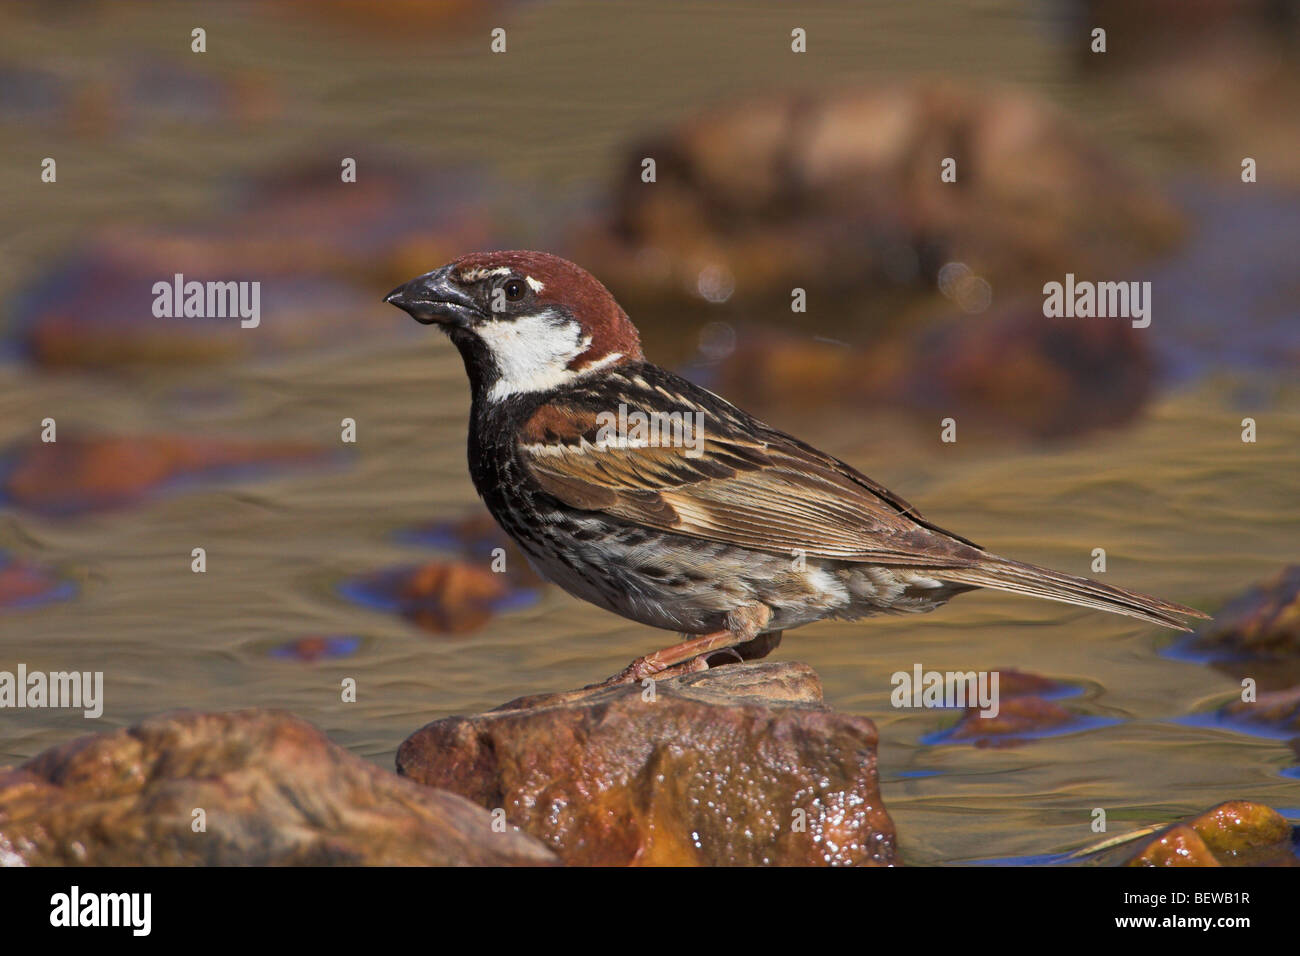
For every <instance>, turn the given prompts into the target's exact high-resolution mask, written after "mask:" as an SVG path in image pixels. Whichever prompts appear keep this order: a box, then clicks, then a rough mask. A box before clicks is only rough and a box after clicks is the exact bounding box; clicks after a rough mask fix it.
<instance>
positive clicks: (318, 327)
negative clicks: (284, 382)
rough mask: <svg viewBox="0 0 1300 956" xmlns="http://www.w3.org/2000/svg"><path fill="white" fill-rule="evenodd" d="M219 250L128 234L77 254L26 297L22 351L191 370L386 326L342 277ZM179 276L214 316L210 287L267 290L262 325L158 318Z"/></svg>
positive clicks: (20, 310) (60, 364)
mask: <svg viewBox="0 0 1300 956" xmlns="http://www.w3.org/2000/svg"><path fill="white" fill-rule="evenodd" d="M215 251H216V250H215V249H214V248H212V247H208V248H205V247H203V245H202V244H198V245H192V244H187V243H186V241H185V240H184V239H182V238H180V237H168V238H159V239H156V240H148V239H141V238H139V237H135V236H131V235H126V234H123V235H120V236H117V237H115V238H114V239H112V240H109V241H105V242H104V243H102V244H97V245H94V246H92V247H91V248H90V249H88V250H86V251H83V252H80V253H77V254H75V255H72V256H70V257H69V258H67V259H65V260H63V261H62V262H59V263H57V264H56V265H55V266H54V267H53V268H52V269H51V270H50V272H48V273H46V274H45V275H44V276H41V277H39V278H38V279H37V280H36V281H35V282H34V283H33V284H32V285H30V286H28V287H27V288H26V289H25V290H23V291H22V292H20V293H19V295H18V297H17V300H16V304H15V306H14V309H13V313H14V334H15V337H16V340H17V344H18V346H19V349H20V351H21V352H22V353H23V354H25V355H26V356H27V357H28V358H29V359H30V360H31V361H32V362H34V363H36V364H38V365H42V366H46V367H50V368H67V367H74V368H102V367H116V366H131V365H169V364H171V365H181V366H185V367H189V366H191V365H193V364H195V363H211V362H220V361H230V360H233V359H242V358H248V357H251V356H260V355H268V354H275V353H276V352H280V351H286V350H292V349H297V348H302V347H304V346H309V345H320V344H322V343H325V342H328V341H330V340H331V339H335V338H338V337H340V336H342V335H344V334H346V333H349V332H350V333H352V334H356V333H357V330H358V328H359V327H361V326H364V325H366V324H371V325H373V326H374V327H379V326H380V322H381V319H380V315H381V313H380V312H379V310H378V309H377V308H376V303H375V301H374V297H373V296H367V295H365V294H363V292H362V291H361V290H360V289H358V288H355V287H352V286H349V285H347V284H346V283H343V282H340V281H339V279H338V278H337V277H336V276H328V275H323V274H320V273H316V272H306V273H286V272H276V271H273V268H272V260H264V261H263V262H262V263H260V264H257V265H253V264H251V263H244V264H242V265H235V264H234V263H227V262H226V261H225V260H224V259H223V258H222V257H221V256H220V255H215V254H213V253H214V252H215ZM176 275H181V276H183V277H184V278H183V282H184V283H189V282H201V283H205V285H204V289H205V309H206V290H207V285H206V283H208V282H236V281H238V282H253V281H256V282H259V283H260V286H259V291H258V313H257V315H256V317H255V318H256V322H257V324H256V325H255V326H251V325H250V326H249V327H244V325H243V323H244V322H245V321H248V322H253V321H254V319H253V318H249V319H244V318H243V317H242V316H241V315H238V314H230V313H231V312H233V311H234V310H232V309H230V308H227V309H226V310H225V311H226V312H227V313H228V314H227V315H226V317H219V316H216V315H205V316H203V317H194V316H189V317H186V316H177V315H175V314H173V315H172V316H170V317H158V316H155V315H154V314H153V307H154V302H155V299H156V296H155V294H154V292H153V289H154V285H155V284H156V283H158V282H169V283H174V282H175V278H174V277H175V276H176ZM246 288H248V289H249V290H250V296H249V298H248V299H247V301H246V304H245V308H246V309H247V311H248V312H249V314H250V315H252V300H251V286H249V287H246ZM216 308H217V303H216V302H215V300H214V309H216ZM359 323H360V325H359ZM385 327H387V328H392V327H393V326H392V323H388V324H387V325H386V326H385Z"/></svg>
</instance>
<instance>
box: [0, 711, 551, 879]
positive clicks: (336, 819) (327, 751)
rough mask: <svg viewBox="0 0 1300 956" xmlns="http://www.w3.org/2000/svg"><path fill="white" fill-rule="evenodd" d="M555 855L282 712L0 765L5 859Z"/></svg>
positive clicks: (279, 860)
mask: <svg viewBox="0 0 1300 956" xmlns="http://www.w3.org/2000/svg"><path fill="white" fill-rule="evenodd" d="M200 810H201V811H202V814H201V815H200V814H199V813H198V812H197V811H200ZM200 820H201V821H202V826H201V827H200V825H199V821H200ZM553 862H555V857H554V855H553V854H552V853H551V852H550V851H549V850H547V849H546V848H545V847H543V846H542V845H541V844H540V843H538V842H537V841H536V840H534V839H532V838H531V837H528V836H526V835H524V834H522V833H519V832H518V831H516V830H514V829H512V828H509V827H507V828H506V829H505V830H504V831H501V830H500V828H499V827H498V828H497V829H494V828H493V826H492V819H491V817H490V816H489V815H488V814H487V813H486V812H484V811H483V810H481V809H479V808H478V807H475V806H473V805H472V804H471V803H470V802H469V801H467V800H464V799H462V798H461V797H458V796H455V795H454V794H450V793H446V792H444V791H441V790H434V789H431V788H428V787H419V786H415V785H414V784H412V783H410V782H409V781H406V780H402V779H400V778H399V777H396V776H394V775H393V774H391V773H388V772H387V771H384V770H381V769H380V768H378V767H376V766H374V765H373V764H371V763H369V762H367V761H365V760H363V759H361V758H360V757H356V756H354V755H352V754H350V753H348V752H347V751H346V750H344V749H343V748H342V747H339V746H337V745H335V744H333V743H330V741H329V740H327V739H326V738H325V736H324V735H323V734H322V733H321V732H320V731H318V730H316V729H315V728H314V727H312V726H311V725H310V724H308V723H306V722H305V721H303V720H300V719H299V718H297V717H293V716H292V715H289V714H286V713H283V712H279V711H264V710H246V711H237V712H233V713H218V714H202V713H177V714H169V715H162V716H159V717H153V718H150V719H148V720H145V721H143V722H142V723H140V724H137V725H136V726H134V727H131V728H130V729H127V730H119V731H116V732H113V733H106V734H96V735H93V736H90V737H83V738H81V739H79V740H75V741H72V742H71V743H68V744H64V745H62V746H59V747H54V748H52V749H50V750H47V751H45V752H44V753H42V754H40V755H39V756H37V757H34V758H33V759H31V760H29V761H27V763H25V764H23V765H22V766H21V767H18V768H16V769H13V770H8V771H0V863H8V864H19V865H22V864H27V865H76V866H141V865H143V866H178V865H181V866H184V865H196V864H201V865H212V866H266V865H298V866H303V865H309V866H318V865H357V864H375V865H386V866H404V865H485V866H501V865H544V864H550V863H553Z"/></svg>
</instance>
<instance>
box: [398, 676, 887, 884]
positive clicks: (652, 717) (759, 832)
mask: <svg viewBox="0 0 1300 956" xmlns="http://www.w3.org/2000/svg"><path fill="white" fill-rule="evenodd" d="M397 767H398V772H399V773H400V774H402V775H403V776H406V777H409V778H410V779H412V780H415V781H417V782H419V783H422V784H426V785H429V786H433V787H441V788H443V789H447V790H451V791H453V792H455V793H459V794H461V795H462V796H465V797H467V798H468V799H470V800H472V801H473V802H475V803H477V804H478V805H480V806H482V807H485V808H487V809H496V808H504V810H505V814H506V818H507V819H508V820H509V821H510V822H511V823H513V824H515V825H517V826H519V827H520V828H521V829H523V830H524V831H525V832H527V833H530V834H532V835H533V836H536V837H538V838H539V839H541V840H542V841H544V842H545V843H547V844H548V845H550V846H551V847H552V848H553V849H554V850H555V852H556V853H558V854H559V855H560V857H561V858H563V859H564V861H565V862H566V863H571V864H588V865H628V864H637V865H754V864H829V865H844V864H869V865H888V864H893V863H895V862H897V848H896V844H895V836H894V826H893V823H892V821H891V820H890V819H889V815H888V813H887V812H886V811H885V808H884V805H883V803H882V802H881V798H880V791H879V787H878V784H877V779H876V729H875V726H874V724H872V722H871V721H870V720H868V719H867V718H865V717H858V716H852V715H847V714H837V713H834V712H833V711H831V710H829V709H828V708H827V707H826V706H825V705H824V704H823V703H822V693H821V683H820V681H819V680H818V679H817V676H816V674H814V673H813V671H812V670H811V669H810V668H809V667H807V665H804V664H785V663H753V664H731V665H727V666H725V667H721V668H717V669H714V670H709V671H705V672H703V673H698V674H692V675H689V676H686V677H679V678H671V679H667V680H662V681H659V682H657V683H655V684H653V685H652V686H650V687H641V686H634V685H632V686H630V685H623V686H617V687H606V688H588V689H584V690H580V691H573V692H570V693H565V694H552V695H541V696H535V697H527V698H521V699H519V700H516V701H512V702H511V703H509V704H506V705H504V706H502V707H500V708H498V709H496V710H493V711H489V712H487V713H484V714H479V715H477V716H474V717H449V718H446V719H443V720H438V721H434V722H433V723H431V724H428V725H427V726H425V727H423V728H422V729H420V730H419V731H417V732H416V733H415V734H413V735H412V736H411V737H410V738H408V739H407V740H406V741H405V742H404V743H403V744H402V746H401V748H399V750H398V753H397Z"/></svg>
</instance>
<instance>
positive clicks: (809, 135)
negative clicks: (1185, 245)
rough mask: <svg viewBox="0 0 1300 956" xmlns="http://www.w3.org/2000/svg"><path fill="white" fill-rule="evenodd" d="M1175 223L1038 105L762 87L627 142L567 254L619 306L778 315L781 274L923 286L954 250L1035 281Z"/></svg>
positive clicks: (983, 266)
mask: <svg viewBox="0 0 1300 956" xmlns="http://www.w3.org/2000/svg"><path fill="white" fill-rule="evenodd" d="M645 157H653V158H654V159H655V160H656V181H655V182H654V183H653V184H646V183H644V182H642V180H641V171H642V170H641V164H642V161H643V159H644V158H645ZM949 157H951V158H953V159H955V160H956V163H957V168H956V177H957V178H956V181H955V182H947V183H945V182H942V181H941V179H940V164H941V163H942V162H943V160H944V159H945V158H949ZM1181 231H1182V220H1181V217H1180V215H1179V214H1178V213H1177V212H1176V211H1175V210H1174V208H1173V207H1172V206H1171V205H1170V204H1169V203H1168V202H1167V201H1166V200H1164V199H1163V198H1161V196H1160V195H1159V193H1158V191H1157V190H1155V189H1153V188H1151V186H1150V185H1149V184H1145V183H1143V182H1142V181H1141V179H1140V178H1139V177H1138V176H1136V175H1135V174H1134V173H1133V172H1132V171H1130V170H1128V169H1126V168H1124V167H1123V166H1122V164H1120V163H1119V162H1117V161H1116V160H1115V159H1114V157H1113V156H1111V155H1110V154H1109V153H1108V152H1107V151H1106V150H1104V149H1102V148H1099V147H1098V146H1097V145H1096V144H1095V141H1094V138H1093V137H1091V136H1089V135H1088V134H1087V132H1086V131H1084V130H1082V129H1081V128H1079V127H1078V126H1077V125H1076V124H1074V123H1072V122H1070V121H1068V120H1066V119H1064V118H1063V117H1061V116H1060V115H1058V114H1057V113H1056V112H1055V111H1053V110H1052V109H1051V108H1050V107H1049V106H1047V105H1046V104H1045V103H1043V102H1040V101H1038V100H1035V99H1033V98H1031V97H1028V96H1025V95H1024V94H1021V93H1019V92H1015V91H1010V90H1004V89H998V88H987V89H978V88H974V87H972V86H970V84H960V85H959V84H956V83H951V82H933V81H929V82H913V83H906V84H896V85H890V86H873V87H862V88H858V89H848V90H836V91H834V92H822V93H792V94H784V95H782V94H777V95H767V96H764V97H763V98H762V99H759V100H757V101H751V102H744V103H740V104H736V105H730V106H724V107H722V108H719V109H715V110H712V111H710V112H707V113H704V114H701V115H697V116H693V117H690V118H688V119H686V120H685V121H683V122H681V123H680V124H678V125H677V126H676V127H674V128H672V129H670V130H668V131H667V132H666V133H664V134H662V135H660V136H659V137H657V138H652V139H650V140H648V141H646V142H642V143H638V144H634V145H632V146H631V147H630V148H629V149H628V150H627V159H626V162H625V165H624V167H623V168H622V169H621V170H620V171H619V174H618V179H617V185H616V187H615V190H614V194H613V196H612V197H611V200H610V202H609V204H608V208H607V210H606V212H605V215H604V218H603V219H602V221H601V222H600V223H599V224H598V225H596V226H595V227H593V228H592V229H591V230H590V231H588V232H586V233H584V234H583V235H582V236H580V237H579V239H578V242H577V244H576V245H577V247H578V250H577V252H576V253H575V255H576V256H577V257H578V258H579V260H580V261H582V262H583V263H584V265H586V266H587V267H588V268H590V269H592V271H594V272H595V273H596V274H597V275H600V276H601V277H602V279H604V280H605V281H606V282H607V284H609V285H610V286H611V288H613V289H614V291H615V293H616V294H617V295H618V296H619V299H620V301H621V302H624V304H625V305H627V304H629V303H635V302H636V300H637V299H638V298H641V299H648V300H651V301H655V300H658V301H661V302H663V301H665V300H677V299H681V300H684V301H694V302H697V303H710V302H711V303H718V302H724V301H737V302H743V303H745V305H746V306H750V305H753V304H755V303H763V302H768V303H769V304H771V305H774V306H775V308H776V309H777V310H779V311H783V312H784V313H785V315H786V316H787V318H788V317H789V302H790V298H789V297H790V290H791V289H792V288H794V287H796V286H797V287H800V288H804V289H806V290H808V291H809V295H810V299H811V297H813V296H814V290H816V292H818V293H825V292H837V291H839V292H848V291H852V293H853V296H852V297H851V298H850V299H849V301H850V303H852V302H856V301H860V300H861V299H863V298H867V299H871V298H873V297H877V296H878V294H879V292H880V291H881V290H883V289H889V288H891V287H892V288H895V289H897V288H900V287H906V286H912V287H913V288H926V289H933V283H934V280H935V278H936V273H937V270H938V269H939V267H940V266H941V265H943V264H944V263H945V262H948V261H958V262H962V263H965V264H966V265H967V266H969V267H970V268H971V269H972V270H973V271H974V273H975V274H977V275H979V276H982V277H984V278H985V279H986V280H987V281H988V282H990V283H991V284H992V287H993V289H994V290H996V291H997V292H998V293H999V294H1001V293H1002V292H1003V291H1004V290H1012V289H1015V288H1017V287H1018V288H1019V290H1020V291H1029V290H1031V289H1032V290H1033V291H1034V292H1038V291H1039V290H1040V289H1041V286H1042V283H1043V282H1044V281H1045V279H1044V277H1045V276H1046V277H1054V278H1056V279H1058V280H1060V279H1062V278H1063V276H1064V273H1065V272H1066V271H1070V272H1074V273H1076V274H1078V275H1080V276H1085V275H1087V276H1091V275H1093V274H1094V273H1095V272H1097V271H1098V270H1103V269H1105V268H1108V267H1121V268H1122V267H1128V266H1130V265H1131V263H1132V262H1134V261H1139V260H1141V259H1143V258H1146V257H1148V256H1150V255H1152V254H1153V253H1155V252H1158V251H1161V250H1164V249H1166V248H1168V247H1169V246H1170V245H1172V244H1173V242H1174V241H1176V240H1177V238H1178V237H1179V236H1180V234H1181ZM867 291H869V292H870V295H864V293H865V292H867ZM625 300H626V301H625ZM844 301H845V300H844V299H843V298H842V297H841V298H838V299H837V300H836V309H835V310H829V309H822V310H821V314H822V315H823V317H825V316H826V315H827V314H828V312H831V311H838V312H840V313H844V312H845V311H848V310H846V309H844V308H843V307H842V306H843V305H844ZM890 311H891V309H889V308H885V309H884V310H883V314H888V313H889V312H890ZM634 314H635V313H634Z"/></svg>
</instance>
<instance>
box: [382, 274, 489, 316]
mask: <svg viewBox="0 0 1300 956" xmlns="http://www.w3.org/2000/svg"><path fill="white" fill-rule="evenodd" d="M384 301H385V302H390V303H392V304H393V305H395V306H397V307H398V308H399V309H401V310H402V311H403V312H406V313H408V314H409V315H410V316H411V318H413V319H415V321H417V322H421V323H423V324H425V325H433V324H434V323H435V322H436V323H439V324H441V325H458V326H461V327H465V326H468V325H469V324H470V323H471V322H472V321H473V320H474V319H477V318H482V312H480V311H479V308H478V306H477V305H475V303H474V300H473V299H472V298H470V296H469V295H468V294H467V293H466V292H465V291H464V290H463V289H461V288H460V286H458V285H457V284H456V282H455V280H454V279H453V278H452V270H451V266H443V267H442V268H441V269H434V270H433V271H432V272H426V273H425V274H424V275H422V276H419V277H418V278H415V279H412V280H411V281H410V282H408V283H406V284H405V285H399V286H398V287H397V288H396V289H394V290H393V291H392V292H390V293H388V295H386V296H384Z"/></svg>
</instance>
